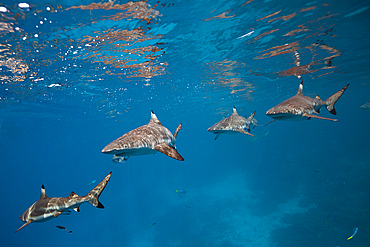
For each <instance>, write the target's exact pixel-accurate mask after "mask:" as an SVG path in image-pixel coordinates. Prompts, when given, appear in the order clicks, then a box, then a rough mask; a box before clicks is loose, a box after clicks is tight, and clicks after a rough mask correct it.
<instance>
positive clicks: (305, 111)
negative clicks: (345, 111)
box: [266, 81, 349, 123]
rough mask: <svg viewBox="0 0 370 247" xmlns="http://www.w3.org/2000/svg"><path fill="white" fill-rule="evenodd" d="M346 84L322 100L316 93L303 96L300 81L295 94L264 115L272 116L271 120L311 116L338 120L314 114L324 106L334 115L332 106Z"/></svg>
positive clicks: (296, 119)
mask: <svg viewBox="0 0 370 247" xmlns="http://www.w3.org/2000/svg"><path fill="white" fill-rule="evenodd" d="M348 86H349V84H347V85H346V86H345V87H344V88H342V89H341V90H339V91H338V92H337V93H335V94H333V95H332V96H330V97H329V98H328V99H327V100H325V101H323V100H321V99H320V97H319V96H318V95H317V96H316V97H315V98H310V97H307V96H303V93H302V91H303V81H302V82H301V84H300V85H299V88H298V92H297V94H296V95H295V96H293V97H291V98H289V99H287V100H285V101H283V102H281V103H280V104H278V105H277V106H275V107H273V108H271V109H270V110H268V111H267V112H266V115H267V116H269V117H271V118H273V120H272V121H271V122H273V121H274V120H290V121H300V120H305V119H311V118H318V119H324V120H331V121H338V120H337V119H331V118H325V117H321V116H319V115H316V114H319V113H320V108H321V107H323V106H324V107H326V109H327V110H328V111H329V112H330V113H331V114H333V115H336V114H337V112H336V110H335V108H334V104H335V103H336V102H337V101H338V99H339V98H340V97H341V96H342V95H343V93H344V91H346V89H347V88H348ZM271 122H270V123H271Z"/></svg>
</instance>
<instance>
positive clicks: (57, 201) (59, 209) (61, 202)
mask: <svg viewBox="0 0 370 247" xmlns="http://www.w3.org/2000/svg"><path fill="white" fill-rule="evenodd" d="M111 174H112V172H110V173H109V174H108V175H107V176H106V177H105V178H104V179H103V180H102V181H101V182H100V183H99V184H98V185H96V186H95V188H94V189H92V190H91V191H90V192H89V193H88V194H87V195H86V196H78V195H77V194H76V193H74V192H71V194H70V195H69V196H68V197H48V196H47V195H46V192H45V186H44V185H42V186H41V195H40V199H39V200H38V201H36V202H35V203H34V204H32V206H31V207H29V208H28V209H27V210H26V211H25V212H24V213H23V214H22V215H21V216H20V217H19V219H20V220H21V221H23V222H26V223H24V224H23V225H22V226H21V227H20V228H18V230H16V231H15V232H18V231H19V230H20V229H22V228H23V227H25V226H27V225H28V224H30V223H32V222H44V221H47V220H50V219H53V218H56V217H58V216H59V215H61V214H70V211H69V210H70V209H73V210H75V211H76V212H80V205H81V204H82V203H85V202H88V203H90V204H91V205H93V206H94V207H97V208H104V206H103V204H101V202H100V201H99V196H100V194H101V193H102V192H103V190H104V188H105V186H107V183H108V181H109V180H110V177H111Z"/></svg>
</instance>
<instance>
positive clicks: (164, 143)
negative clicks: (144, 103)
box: [102, 111, 184, 162]
mask: <svg viewBox="0 0 370 247" xmlns="http://www.w3.org/2000/svg"><path fill="white" fill-rule="evenodd" d="M180 129H181V124H179V126H177V128H176V130H175V133H174V134H173V135H172V133H171V132H170V131H169V130H168V129H167V128H166V127H164V126H163V125H162V124H161V122H160V121H159V120H158V118H157V116H156V115H155V114H154V112H153V111H151V116H150V122H149V123H148V124H146V125H143V126H141V127H139V128H136V129H134V130H131V131H130V132H128V133H126V134H124V135H123V136H121V137H119V138H118V139H116V140H115V141H113V142H111V143H109V144H108V145H107V146H106V147H105V148H104V149H103V150H102V152H103V153H105V154H114V156H113V162H122V161H123V160H125V161H126V160H127V159H128V158H129V157H130V156H137V155H146V154H155V153H157V152H161V153H163V154H165V155H167V156H169V157H171V158H174V159H176V160H180V161H183V160H184V158H183V157H182V156H181V155H180V154H179V153H178V152H177V151H176V137H177V134H178V133H179V130H180Z"/></svg>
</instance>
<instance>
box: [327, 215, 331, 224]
mask: <svg viewBox="0 0 370 247" xmlns="http://www.w3.org/2000/svg"><path fill="white" fill-rule="evenodd" d="M330 215H331V214H329V215H328V217H326V222H328V221H329V217H330Z"/></svg>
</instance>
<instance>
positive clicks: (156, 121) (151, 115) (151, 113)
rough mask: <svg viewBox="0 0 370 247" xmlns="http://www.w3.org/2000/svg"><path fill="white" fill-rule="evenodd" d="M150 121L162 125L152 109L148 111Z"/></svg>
mask: <svg viewBox="0 0 370 247" xmlns="http://www.w3.org/2000/svg"><path fill="white" fill-rule="evenodd" d="M150 123H156V124H159V125H162V124H161V122H160V121H159V120H158V118H157V116H156V115H155V114H154V112H153V111H151V112H150Z"/></svg>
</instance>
